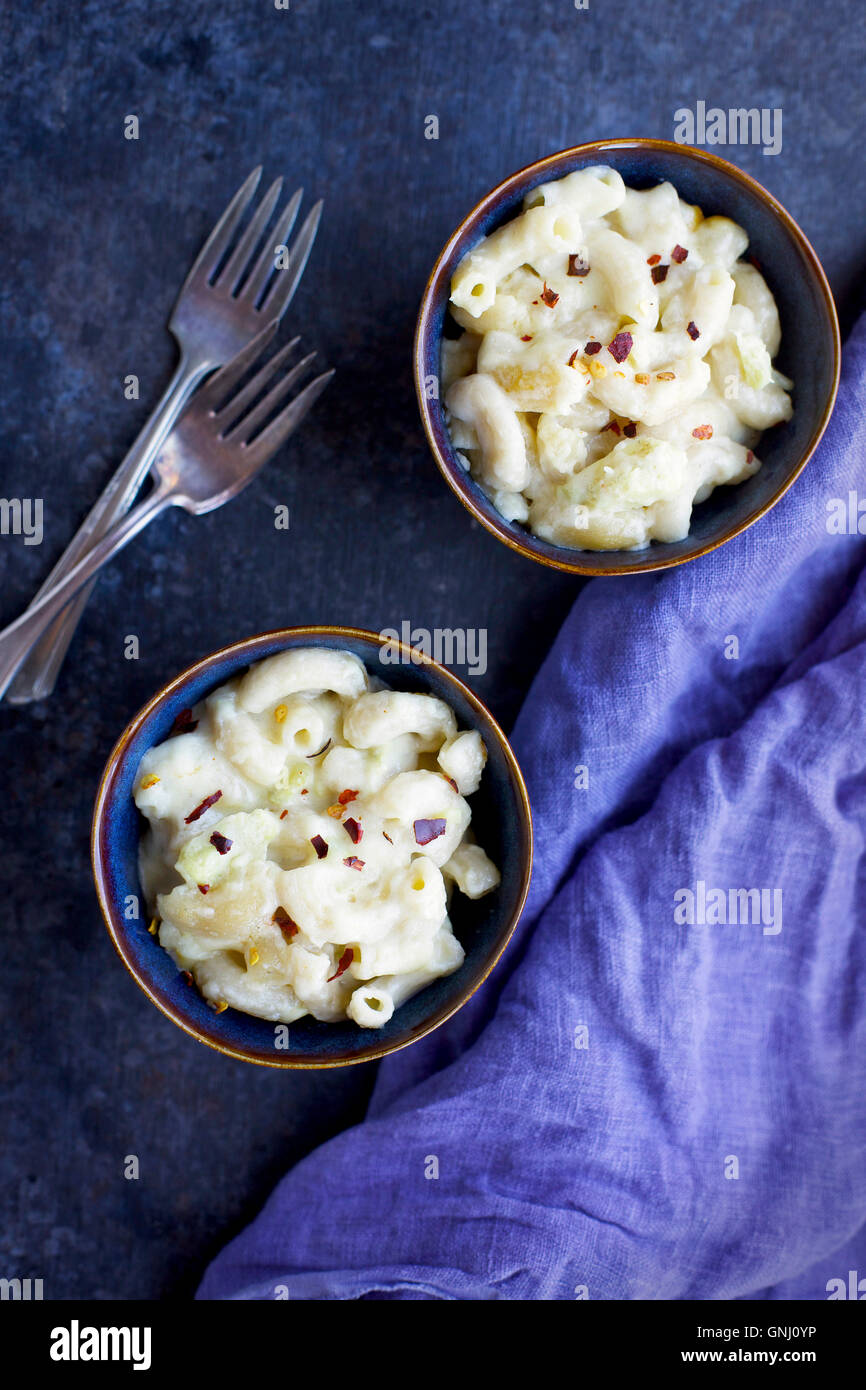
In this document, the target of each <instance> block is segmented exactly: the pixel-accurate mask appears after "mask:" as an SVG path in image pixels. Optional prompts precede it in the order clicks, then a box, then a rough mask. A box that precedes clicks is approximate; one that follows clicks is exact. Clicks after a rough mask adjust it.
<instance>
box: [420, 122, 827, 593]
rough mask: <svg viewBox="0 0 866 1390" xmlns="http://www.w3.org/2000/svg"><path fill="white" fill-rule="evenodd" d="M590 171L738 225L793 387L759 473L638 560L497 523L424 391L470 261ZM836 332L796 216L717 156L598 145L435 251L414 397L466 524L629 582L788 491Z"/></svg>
mask: <svg viewBox="0 0 866 1390" xmlns="http://www.w3.org/2000/svg"><path fill="white" fill-rule="evenodd" d="M588 164H607V165H609V166H611V167H612V168H614V169H616V170H618V172H619V173H620V174H621V175H622V177H623V179H624V180H625V182H626V183H627V184H630V185H631V186H632V187H634V188H649V187H652V186H653V185H654V184H657V183H660V182H662V181H663V180H669V181H670V182H671V183H672V184H673V185H674V186H675V188H676V189H677V191H678V192H679V194H680V196H681V197H682V198H685V200H686V201H687V202H689V203H697V204H698V205H699V206H700V207H701V209H702V210H703V213H704V215H705V216H706V217H709V216H711V215H713V214H715V215H723V216H725V217H730V218H733V220H734V221H735V222H738V223H739V224H740V225H741V226H742V227H744V228H745V230H746V231H747V232H748V234H749V241H750V246H749V254H750V255H751V256H754V257H755V258H756V259H757V261H758V262H759V263H760V267H761V271H762V273H763V275H764V276H765V278H766V280H767V283H768V284H769V286H770V289H771V290H772V291H773V294H774V295H775V297H776V303H777V304H778V306H779V316H780V319H781V325H782V346H781V350H780V352H779V356H778V358H777V359H776V364H775V365H776V366H778V368H779V370H780V371H782V372H784V373H785V374H786V375H787V376H790V377H792V378H793V380H794V383H795V386H794V415H793V418H792V419H791V420H790V421H788V423H787V424H784V425H778V426H776V427H775V428H774V429H772V430H768V431H767V433H766V434H765V435H764V436H763V439H762V440H761V444H760V446H759V448H760V456H761V459H762V460H763V467H762V468H761V469H760V470H759V472H758V473H756V474H755V476H754V477H753V478H750V479H748V481H746V482H745V483H741V484H739V485H738V486H736V487H721V488H716V490H715V492H713V493H712V495H711V496H710V497H709V498H708V499H707V501H706V502H703V503H701V504H700V505H699V506H697V507H696V508H695V510H694V512H693V514H692V525H691V531H690V534H689V535H688V536H687V537H686V539H685V540H683V541H676V542H674V543H662V542H658V541H653V542H652V544H651V545H650V546H649V548H648V549H646V550H641V551H627V550H614V551H588V550H571V549H568V548H567V547H565V546H558V545H552V544H550V542H548V541H543V540H541V539H540V538H539V537H538V536H534V535H532V533H531V532H530V531H529V530H528V529H527V528H526V527H524V526H521V525H520V524H519V523H517V522H509V521H506V520H505V519H504V517H502V516H501V515H500V514H499V512H498V511H497V510H496V508H495V507H494V506H493V503H492V502H491V501H490V500H489V498H488V497H486V496H485V494H484V492H483V491H482V490H481V488H480V487H479V486H478V484H477V483H476V482H475V481H474V479H472V478H471V477H470V476H469V475H468V474H467V473H466V471H465V469H463V468H462V467H461V466H460V463H459V462H458V460H457V457H456V454H455V451H454V448H453V446H452V444H451V441H450V439H449V437H448V428H447V426H446V424H445V417H444V412H443V408H442V403H441V401H440V400H439V399H437V398H434V399H429V398H428V394H427V391H426V389H425V387H426V383H428V382H429V381H430V379H431V378H433V379H435V380H437V381H438V379H439V362H440V353H441V341H442V333H443V329H444V327H445V324H446V318H447V316H448V297H449V293H450V285H451V277H452V275H453V273H454V271H455V269H456V267H457V265H458V264H459V262H460V261H461V260H462V258H463V256H465V255H466V253H467V251H471V249H472V247H473V246H475V245H476V243H477V242H478V241H479V240H480V239H481V237H483V236H487V235H488V234H489V233H490V232H492V231H494V230H495V229H496V228H497V227H499V226H501V224H502V223H503V222H507V221H508V220H509V218H511V217H514V216H515V215H516V214H517V213H518V212H519V211H520V210H521V204H522V201H523V197H524V195H525V194H526V193H528V192H529V190H530V189H532V188H534V187H535V186H536V185H537V184H539V183H547V182H548V181H549V180H551V179H560V178H564V176H565V175H566V174H570V173H571V172H572V171H573V170H574V169H582V168H584V167H585V166H586V165H588ZM839 362H840V342H839V324H838V321H837V318H836V309H835V306H834V304H833V297H832V295H831V293H830V288H829V286H828V284H827V280H826V278H825V276H824V272H823V270H822V269H821V265H820V262H819V261H818V257H817V256H816V255H815V252H814V251H813V250H812V247H811V246H810V245H809V243H808V241H807V240H806V238H805V236H804V235H803V233H802V232H801V231H800V228H799V227H798V226H797V224H796V222H795V221H794V220H793V218H792V217H790V216H789V214H788V213H787V212H786V211H785V209H784V208H783V207H782V206H781V204H780V203H777V202H776V200H775V198H773V197H772V196H771V195H770V194H769V193H768V192H767V190H766V189H765V188H762V187H761V185H760V184H759V183H756V182H755V180H754V179H752V178H750V177H749V175H748V174H744V173H743V171H742V170H741V169H737V168H736V167H735V166H734V165H733V164H729V163H727V161H726V160H724V159H719V158H718V156H717V155H714V154H708V153H706V152H705V151H703V150H695V149H691V148H690V147H689V146H686V145H675V144H672V143H671V142H669V141H667V140H604V141H598V142H596V143H594V144H590V145H578V146H577V147H576V148H575V149H571V150H562V151H561V152H560V153H559V154H552V155H550V156H548V158H547V159H540V160H539V161H538V162H537V163H536V164H530V165H528V166H527V168H525V169H521V170H520V171H519V173H516V174H512V175H511V177H510V178H508V179H506V180H505V182H504V183H501V184H499V186H498V187H497V188H494V189H493V191H492V192H491V193H488V194H487V196H486V198H482V200H481V202H480V203H479V204H478V206H477V207H475V208H473V210H472V212H470V213H469V216H468V217H466V218H465V219H464V221H463V222H461V224H460V226H459V227H458V228H457V231H456V232H455V233H454V235H453V236H452V237H451V239H450V241H449V242H448V244H447V246H446V247H445V249H444V250H443V251H442V254H441V255H440V257H439V259H438V261H437V262H436V265H435V266H434V268H433V273H432V275H431V276H430V280H429V281H428V284H427V288H426V290H425V291H424V297H423V299H422V302H421V311H420V314H419V317H418V326H417V330H416V334H415V361H414V368H415V388H416V392H417V395H418V404H419V406H420V409H421V418H422V421H423V424H424V429H425V432H426V434H427V439H428V441H429V443H430V447H431V449H432V450H433V456H434V458H435V459H436V462H437V464H438V465H439V468H440V470H441V472H442V474H443V476H444V478H445V481H446V482H447V483H448V485H449V487H451V488H452V489H453V491H454V492H456V494H457V496H458V497H459V498H460V500H461V502H463V504H464V505H465V506H466V507H468V508H469V510H470V512H472V514H473V516H475V517H476V518H477V520H478V521H480V522H481V524H482V525H483V526H486V527H487V530H488V531H491V532H492V533H493V535H494V536H497V537H498V538H499V539H500V540H501V541H504V542H505V544H506V545H508V546H510V547H511V549H512V550H516V551H518V552H519V553H520V554H521V555H527V556H529V557H530V559H533V560H538V561H539V562H540V563H541V564H544V565H551V566H553V567H554V568H556V569H560V570H566V571H568V572H570V573H571V574H634V573H636V572H637V571H641V570H656V569H665V568H667V567H668V566H669V565H680V564H682V563H683V562H684V561H685V560H693V559H695V558H696V557H697V556H698V555H705V554H706V553H707V551H710V550H714V549H715V548H716V546H719V545H722V544H723V543H724V542H725V541H728V540H730V539H731V538H732V537H733V536H736V535H738V534H739V533H740V532H741V531H744V530H745V529H746V527H747V526H751V524H752V522H753V521H757V519H758V517H760V516H763V514H764V513H765V512H766V511H769V509H770V507H772V506H773V505H774V504H775V503H776V502H778V500H779V498H780V497H781V496H782V494H783V493H784V492H786V491H787V489H788V488H789V487H790V486H791V484H792V483H793V481H794V479H795V478H796V477H797V474H798V473H799V472H800V470H801V469H802V468H803V467H805V465H806V463H807V462H808V460H809V458H810V457H811V455H812V453H813V451H814V449H815V447H816V445H817V443H818V441H819V439H820V438H821V435H822V434H823V433H824V429H825V428H826V425H827V421H828V420H829V418H830V414H831V411H832V409H833V402H834V400H835V398H836V388H837V385H838V381H839Z"/></svg>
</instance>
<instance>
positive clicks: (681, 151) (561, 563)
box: [412, 136, 842, 579]
mask: <svg viewBox="0 0 866 1390" xmlns="http://www.w3.org/2000/svg"><path fill="white" fill-rule="evenodd" d="M629 149H645V150H659V151H661V152H663V153H666V154H670V153H674V154H677V155H681V156H682V157H683V158H684V159H692V160H695V161H696V162H697V163H698V164H706V165H709V166H711V167H715V168H718V169H721V170H722V171H723V172H724V173H726V174H728V175H730V176H732V177H733V178H734V180H735V181H737V182H739V183H740V184H741V185H742V186H743V187H744V188H745V189H746V191H747V192H749V193H751V194H752V195H754V196H756V197H757V198H758V199H759V201H761V202H763V203H764V204H765V205H766V206H767V207H768V208H769V210H770V212H771V213H773V214H774V215H775V216H776V218H777V219H778V220H779V221H780V222H781V223H782V225H783V226H784V227H785V228H786V229H787V231H788V232H789V234H790V235H791V236H792V238H793V240H794V241H795V243H797V244H798V245H799V248H800V250H801V251H802V253H803V255H804V257H805V260H806V262H807V264H808V265H809V267H810V269H811V271H812V274H813V275H814V277H815V281H816V284H817V287H818V290H819V292H820V295H821V298H822V300H823V303H824V309H825V312H826V315H827V321H828V324H829V327H830V336H831V338H832V341H833V375H832V385H831V389H830V392H829V394H828V397H827V401H826V404H825V406H824V409H823V411H822V412H821V416H820V418H819V420H818V423H817V425H816V427H815V429H814V430H813V431H812V435H811V438H810V439H809V441H808V444H807V445H806V448H805V450H804V451H803V453H802V455H801V457H800V459H799V461H798V462H797V464H796V466H795V467H793V468H792V470H791V471H790V472H789V473H788V474H786V476H785V477H784V478H783V479H782V481H781V483H780V485H779V487H778V488H777V489H776V491H775V492H774V493H773V495H772V496H771V497H770V498H768V499H767V501H766V502H764V503H762V505H761V506H760V507H759V508H758V509H757V510H756V511H755V512H754V513H753V515H751V516H750V517H748V518H746V519H745V520H743V521H735V522H734V523H732V524H731V525H729V526H728V528H727V530H725V531H724V532H723V533H722V534H721V535H720V536H717V537H715V538H713V539H711V540H708V541H706V542H705V543H704V544H703V545H701V546H700V547H699V548H698V549H697V550H694V551H693V552H692V553H691V554H690V555H680V556H669V557H668V558H661V559H660V558H655V559H654V558H653V550H652V547H651V546H649V547H647V549H646V550H645V551H618V552H610V551H608V552H605V553H607V554H611V553H617V554H621V555H624V556H626V555H628V556H634V557H638V556H644V557H645V558H644V559H637V558H635V559H633V560H632V562H631V563H629V565H628V566H627V567H625V568H619V569H604V568H602V567H600V566H599V565H598V564H597V563H594V562H593V560H592V558H591V557H592V556H593V554H594V553H595V552H593V551H591V550H576V549H575V550H570V549H569V547H567V546H558V547H556V548H557V550H558V551H559V552H560V553H561V555H562V559H560V558H559V556H558V555H546V554H542V553H541V552H539V551H537V550H534V549H533V548H532V547H531V546H530V545H529V544H528V543H527V542H526V541H524V540H523V539H522V538H521V534H520V532H518V531H517V530H515V529H514V528H513V527H512V526H511V524H510V523H509V522H507V521H506V520H505V518H504V517H499V516H498V514H497V515H496V516H489V515H488V514H487V513H486V512H485V511H484V510H483V509H482V508H481V506H480V505H479V504H478V502H477V501H476V499H475V498H474V497H473V496H472V494H471V493H470V492H469V490H468V488H466V487H465V485H464V483H463V479H462V478H458V477H457V476H456V474H452V471H451V470H450V469H449V468H448V467H447V466H446V463H445V459H444V458H443V454H442V450H441V449H440V447H439V443H438V441H437V439H436V437H435V433H434V430H433V421H432V412H431V409H430V403H429V401H428V400H427V397H426V394H425V391H424V370H423V369H424V362H423V357H424V346H425V343H426V341H427V338H428V336H429V334H430V331H431V328H430V317H431V311H432V305H433V289H434V285H435V282H436V281H437V280H438V279H439V277H440V275H441V273H442V269H443V266H444V265H445V263H446V262H447V261H448V260H449V259H450V257H451V255H452V252H453V251H454V248H455V246H456V244H457V242H458V241H459V239H460V237H461V236H462V235H463V233H464V232H465V231H466V230H467V228H469V227H470V225H471V224H472V223H473V222H475V221H476V220H477V219H478V218H479V217H481V216H482V215H483V213H484V212H485V211H487V209H488V207H489V206H490V204H491V203H492V202H494V201H495V200H496V199H497V198H499V197H500V196H501V195H502V194H504V193H508V192H510V191H511V189H512V187H513V186H514V185H515V184H519V182H520V181H521V180H523V179H524V178H526V177H527V176H528V175H530V174H533V173H536V172H539V171H544V170H545V169H551V172H552V171H553V169H554V168H555V167H556V166H558V165H559V164H560V162H561V161H563V160H565V159H568V158H569V157H570V156H573V155H586V154H593V153H595V154H599V155H601V154H602V153H603V152H604V151H607V150H629ZM841 366H842V339H841V334H840V331H839V318H838V315H837V313H836V305H835V302H834V300H833V294H832V291H831V289H830V285H829V283H828V280H827V276H826V274H825V273H824V268H823V266H822V265H821V262H820V260H819V259H818V255H817V253H816V251H815V249H814V247H813V246H812V244H811V242H810V241H809V238H808V237H807V236H806V234H805V232H804V231H803V229H802V228H801V227H800V226H799V224H798V223H797V222H796V221H795V219H794V218H793V217H792V216H791V214H790V213H789V212H788V211H787V209H786V208H784V207H783V206H782V204H781V203H780V202H779V201H778V199H776V198H774V197H773V194H772V193H770V192H769V190H768V189H766V188H765V187H764V186H763V184H761V183H759V182H758V180H757V179H755V178H753V177H752V175H751V174H747V173H746V171H745V170H744V169H741V168H739V166H738V165H736V164H732V163H731V161H730V160H727V159H722V158H721V156H720V155H717V154H713V153H711V152H710V151H709V150H702V149H698V148H697V147H695V146H694V145H680V144H677V143H676V141H674V140H661V139H656V138H655V137H651V136H624V137H621V138H617V139H613V140H590V141H587V142H586V143H585V144H581V145H571V146H569V148H568V149H564V150H556V151H555V152H554V153H553V154H549V155H545V156H544V157H543V158H542V159H536V160H532V161H531V162H530V163H529V164H525V165H523V167H522V168H520V169H517V170H516V171H515V172H514V173H513V174H509V175H508V176H507V177H506V178H504V179H503V180H502V181H501V182H500V183H498V184H496V185H495V187H494V188H491V189H490V190H489V192H487V193H485V194H484V196H483V197H482V198H480V199H479V201H478V202H477V203H476V204H475V206H474V207H473V208H472V209H471V211H470V212H468V213H467V214H466V216H465V217H464V218H463V219H462V221H461V222H460V223H459V225H458V226H457V227H456V229H455V230H454V231H453V232H452V233H451V235H450V237H449V238H448V240H447V242H446V243H445V246H444V247H443V248H442V250H441V251H440V253H439V255H438V256H437V258H436V261H435V263H434V266H433V269H432V270H431V272H430V275H429V276H428V279H427V283H426V285H425V286H424V293H423V295H422V296H421V303H420V307H419V310H418V320H417V323H416V327H415V338H414V343H413V350H412V370H413V377H414V381H415V395H416V398H417V401H418V408H419V410H420V413H421V423H422V425H423V427H424V433H425V435H426V437H427V443H428V445H429V447H430V451H431V453H432V454H433V457H434V459H435V461H436V466H437V467H438V469H439V472H440V473H441V474H442V476H443V477H444V479H445V481H446V483H447V484H448V486H449V487H450V489H451V491H452V492H453V493H454V494H455V496H457V497H459V499H460V501H461V502H462V503H463V505H464V507H466V508H467V510H468V511H469V512H470V513H471V515H472V516H473V517H474V518H475V520H476V521H478V522H480V523H481V525H482V526H483V527H484V528H485V529H486V530H487V531H489V532H490V534H491V535H493V536H495V537H496V538H497V540H500V541H503V542H504V543H505V544H506V545H507V546H508V547H509V549H511V550H513V551H515V552H516V553H517V554H518V555H524V556H526V557H527V558H528V559H530V560H534V561H535V562H536V563H537V564H541V565H546V566H548V568H550V569H556V570H560V571H562V572H564V573H566V574H574V575H585V576H598V577H603V578H605V579H608V578H610V579H613V578H617V577H619V576H622V575H630V574H648V573H651V572H652V571H654V570H665V569H672V568H673V567H674V566H676V565H684V564H687V563H689V562H690V561H692V560H697V559H700V557H701V556H702V555H708V554H709V553H710V551H712V550H717V549H718V548H719V546H722V545H725V544H726V542H727V541H730V540H733V539H734V537H735V536H739V535H741V534H742V533H743V532H744V531H746V530H748V528H749V527H750V526H752V525H754V523H755V522H756V521H759V520H760V519H761V517H762V516H765V515H766V513H767V512H768V511H770V510H771V508H772V507H774V506H775V505H776V503H777V502H778V501H779V500H780V498H782V497H783V496H784V495H785V493H786V492H787V491H788V489H789V488H790V487H791V486H792V484H793V483H794V482H795V481H796V479H797V478H798V477H799V476H800V474H801V473H802V471H803V469H804V468H805V467H806V464H807V463H808V462H809V460H810V458H811V457H812V455H813V454H814V452H815V450H816V449H817V447H818V445H819V443H820V442H821V438H822V436H823V434H824V431H825V430H826V428H827V425H828V423H829V420H830V416H831V415H832V413H833V408H834V406H835V404H836V395H837V392H838V389H839V377H840V373H841ZM571 556H574V557H575V558H573V559H572V558H570V557H571Z"/></svg>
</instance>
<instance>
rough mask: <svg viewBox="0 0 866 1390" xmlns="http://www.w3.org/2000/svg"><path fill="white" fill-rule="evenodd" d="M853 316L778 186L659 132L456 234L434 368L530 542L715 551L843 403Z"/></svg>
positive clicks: (599, 565)
mask: <svg viewBox="0 0 866 1390" xmlns="http://www.w3.org/2000/svg"><path fill="white" fill-rule="evenodd" d="M839 359H840V347H839V328H838V323H837V319H836V312H835V308H834V305H833V300H832V296H831V294H830V290H829V287H828V285H827V282H826V279H825V276H824V273H823V271H822V269H821V266H820V263H819V261H818V259H817V257H816V255H815V253H814V251H813V250H812V248H811V246H810V245H809V243H808V241H807V240H806V238H805V236H804V235H803V233H802V232H801V231H800V229H799V227H797V225H796V223H795V222H794V221H793V219H792V218H791V217H790V216H789V214H788V213H787V212H786V211H785V210H784V208H782V207H781V205H780V204H779V203H777V202H776V200H775V199H774V198H773V197H772V196H771V195H770V194H769V193H768V192H767V191H766V190H765V189H764V188H762V187H761V186H760V184H758V183H757V182H756V181H755V180H754V179H752V178H750V177H749V176H748V175H747V174H745V173H743V172H742V170H740V169H738V168H736V167H735V166H734V165H732V164H729V163H728V162H727V161H725V160H722V159H719V158H718V157H717V156H716V155H714V154H709V153H707V152H705V151H702V150H696V149H692V148H689V147H687V146H682V145H676V144H672V143H670V142H667V141H661V140H613V141H604V142H597V143H595V144H591V145H582V146H579V147H577V148H575V149H571V150H565V151H562V152H561V153H559V154H555V155H551V156H550V157H549V158H547V159H542V160H539V161H538V162H537V163H535V164H532V165H529V166H528V167H527V168H525V169H523V170H521V171H520V172H519V173H517V174H514V175H512V176H511V177H510V178H508V179H506V180H505V182H504V183H502V184H500V185H499V186H498V187H497V188H495V189H493V191H492V192H491V193H489V194H488V195H487V196H486V197H485V198H483V199H482V201H481V202H480V203H479V204H478V205H477V207H475V208H474V209H473V211H472V212H471V213H470V214H469V215H468V217H466V218H465V219H464V221H463V222H462V223H461V224H460V226H459V227H458V229H457V231H456V232H455V233H454V234H453V236H452V237H451V238H450V240H449V241H448V243H447V245H446V246H445V248H444V250H443V251H442V253H441V255H440V256H439V259H438V260H437V262H436V265H435V267H434V269H433V272H432V275H431V277H430V280H429V282H428V285H427V288H426V291H425V293H424V297H423V300H422V304H421V310H420V314H419V319H418V326H417V330H416V336H415V354H414V370H415V383H416V391H417V395H418V401H419V406H420V410H421V417H422V422H423V425H424V429H425V432H426V434H427V438H428V441H429V443H430V446H431V449H432V452H433V455H434V458H435V459H436V462H437V464H438V466H439V468H440V470H441V472H442V473H443V475H444V477H445V479H446V481H447V482H448V484H449V486H450V487H451V488H452V490H453V491H454V492H455V493H456V494H457V496H458V497H459V498H460V499H461V501H462V502H463V503H464V505H466V506H467V507H468V509H469V510H470V512H471V513H472V514H473V515H474V516H475V517H476V519H477V520H479V521H480V522H481V523H482V524H483V525H484V526H485V527H486V528H487V529H488V530H489V531H491V532H492V533H493V534H494V535H495V536H497V537H498V539H500V540H502V541H504V542H505V543H506V544H507V545H509V546H510V547H511V548H512V549H514V550H516V551H518V552H519V553H521V554H523V555H526V556H529V557H530V558H532V559H534V560H537V561H540V562H541V563H543V564H547V565H551V566H553V567H555V568H558V569H561V570H565V571H569V572H571V573H574V574H627V573H634V572H638V571H643V570H655V569H663V568H666V567H668V566H671V565H677V564H681V563H683V562H684V561H687V560H691V559H694V558H696V557H697V556H699V555H702V554H705V553H706V552H708V551H710V550H713V549H714V548H715V547H716V546H719V545H721V544H723V543H724V542H725V541H727V540H730V539H731V538H732V537H733V536H736V535H738V534H739V533H740V532H741V531H743V530H744V529H745V528H746V527H747V526H750V525H751V524H752V522H754V521H756V520H757V519H758V518H759V517H760V516H762V515H763V514H764V513H765V512H766V511H768V510H769V508H770V507H772V506H773V505H774V504H775V503H776V502H777V501H778V500H779V498H780V497H781V496H782V495H783V493H784V492H785V491H786V490H787V488H788V487H790V485H791V484H792V482H793V481H794V479H795V478H796V477H797V475H798V473H799V472H800V471H801V469H802V468H803V467H804V466H805V464H806V463H807V461H808V459H809V458H810V456H811V454H812V453H813V451H814V449H815V447H816V445H817V443H818V441H819V439H820V437H821V435H822V433H823V431H824V428H825V427H826V424H827V421H828V419H829V417H830V413H831V411H832V407H833V403H834V400H835V394H836V387H837V384H838V377H839Z"/></svg>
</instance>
